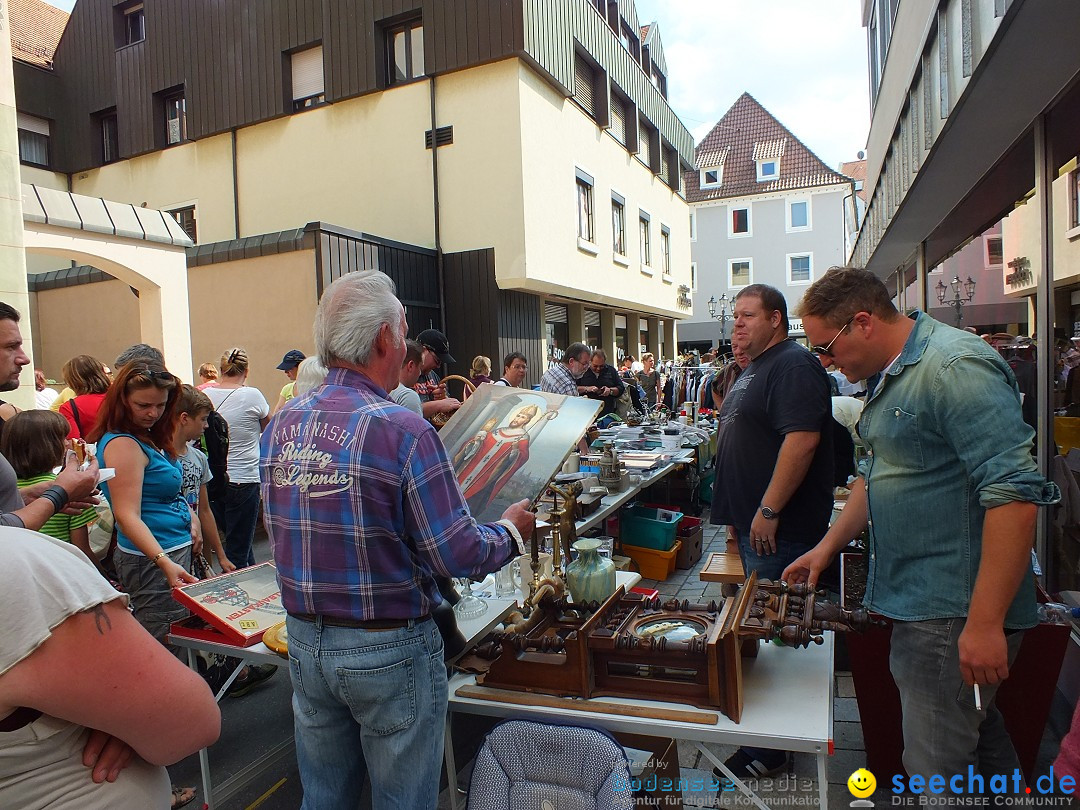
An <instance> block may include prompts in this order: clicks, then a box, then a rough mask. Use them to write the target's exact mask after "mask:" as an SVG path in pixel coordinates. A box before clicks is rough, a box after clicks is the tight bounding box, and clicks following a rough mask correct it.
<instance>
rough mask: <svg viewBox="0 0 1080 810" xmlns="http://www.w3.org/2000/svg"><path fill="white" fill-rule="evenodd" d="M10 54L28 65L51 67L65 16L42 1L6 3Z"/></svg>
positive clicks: (62, 30) (28, 0)
mask: <svg viewBox="0 0 1080 810" xmlns="http://www.w3.org/2000/svg"><path fill="white" fill-rule="evenodd" d="M8 10H9V17H10V20H11V55H12V57H14V58H15V59H19V60H21V61H23V62H29V63H30V64H32V65H40V66H41V67H51V66H52V60H53V54H54V53H55V52H56V46H57V44H58V43H59V42H60V35H61V34H63V33H64V27H65V26H66V25H67V21H68V13H67V12H66V11H61V10H60V9H58V8H56V7H55V6H50V5H49V4H48V3H44V2H42V0H9V2H8Z"/></svg>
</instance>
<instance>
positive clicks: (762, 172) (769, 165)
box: [757, 158, 780, 183]
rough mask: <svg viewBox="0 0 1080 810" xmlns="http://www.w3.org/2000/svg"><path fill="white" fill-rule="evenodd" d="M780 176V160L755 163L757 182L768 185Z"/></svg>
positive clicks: (772, 159) (774, 159) (773, 159)
mask: <svg viewBox="0 0 1080 810" xmlns="http://www.w3.org/2000/svg"><path fill="white" fill-rule="evenodd" d="M779 176H780V159H779V158H771V159H769V160H759V161H758V162H757V181H758V182H759V183H768V182H769V181H771V180H775V179H777V178H778V177H779Z"/></svg>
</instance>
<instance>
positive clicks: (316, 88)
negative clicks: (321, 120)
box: [289, 45, 324, 110]
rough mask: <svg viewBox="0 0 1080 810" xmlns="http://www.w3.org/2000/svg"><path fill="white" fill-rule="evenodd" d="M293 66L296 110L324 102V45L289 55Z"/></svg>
mask: <svg viewBox="0 0 1080 810" xmlns="http://www.w3.org/2000/svg"><path fill="white" fill-rule="evenodd" d="M289 62H290V66H291V67H292V102H293V109H294V110H303V109H306V108H308V107H314V106H315V105H317V104H322V102H323V99H324V96H323V92H324V82H323V49H322V45H316V46H315V47H314V48H307V49H306V50H303V51H297V52H296V53H294V54H292V56H290V57H289Z"/></svg>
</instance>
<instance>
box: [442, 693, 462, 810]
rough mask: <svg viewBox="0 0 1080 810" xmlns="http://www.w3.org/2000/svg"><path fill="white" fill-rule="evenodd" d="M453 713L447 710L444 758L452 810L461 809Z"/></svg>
mask: <svg viewBox="0 0 1080 810" xmlns="http://www.w3.org/2000/svg"><path fill="white" fill-rule="evenodd" d="M451 717H452V714H451V713H450V711H449V710H447V712H446V732H445V733H444V735H443V759H444V760H445V761H446V789H447V790H448V791H449V792H450V810H460V808H461V804H460V803H459V801H458V784H457V761H456V760H455V759H454V738H453V735H452V734H451V733H450V720H451Z"/></svg>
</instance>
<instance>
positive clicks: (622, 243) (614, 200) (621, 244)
mask: <svg viewBox="0 0 1080 810" xmlns="http://www.w3.org/2000/svg"><path fill="white" fill-rule="evenodd" d="M611 249H612V250H613V251H615V252H616V253H617V254H619V255H620V256H625V255H626V200H625V199H623V197H621V196H620V195H618V194H616V193H615V192H612V193H611Z"/></svg>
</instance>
